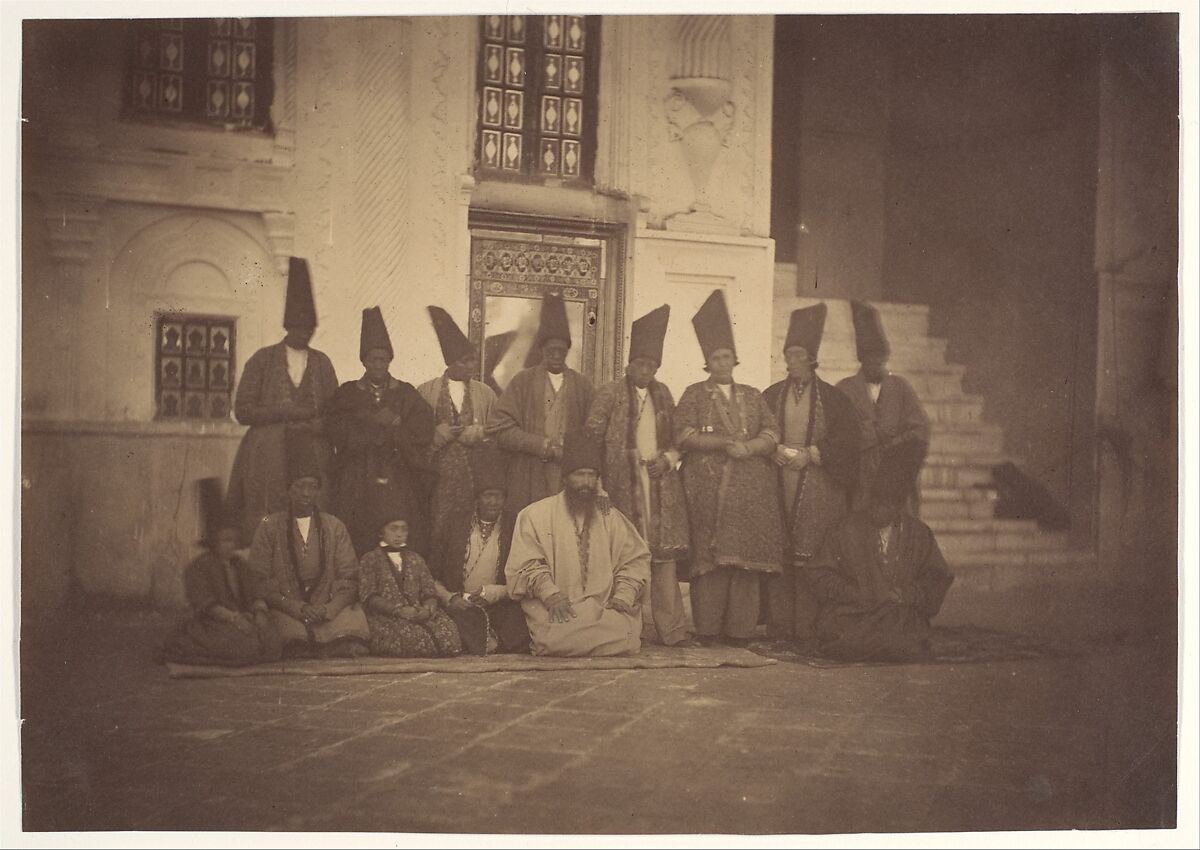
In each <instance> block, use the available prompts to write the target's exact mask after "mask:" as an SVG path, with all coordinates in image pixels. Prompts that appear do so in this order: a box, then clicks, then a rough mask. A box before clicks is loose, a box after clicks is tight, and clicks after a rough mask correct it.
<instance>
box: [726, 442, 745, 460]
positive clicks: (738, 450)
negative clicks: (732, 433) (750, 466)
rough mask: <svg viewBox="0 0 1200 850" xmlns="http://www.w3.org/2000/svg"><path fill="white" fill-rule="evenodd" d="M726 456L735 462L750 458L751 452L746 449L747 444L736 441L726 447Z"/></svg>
mask: <svg viewBox="0 0 1200 850" xmlns="http://www.w3.org/2000/svg"><path fill="white" fill-rule="evenodd" d="M725 454H727V455H729V456H730V457H731V458H733V459H734V460H742V459H743V458H748V457H750V450H749V449H748V448H746V444H745V443H740V442H736V441H735V442H732V443H730V444H729V445H727V446H726V447H725Z"/></svg>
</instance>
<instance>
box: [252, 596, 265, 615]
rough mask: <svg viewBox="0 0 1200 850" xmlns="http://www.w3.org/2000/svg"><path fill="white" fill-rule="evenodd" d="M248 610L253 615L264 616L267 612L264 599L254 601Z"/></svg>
mask: <svg viewBox="0 0 1200 850" xmlns="http://www.w3.org/2000/svg"><path fill="white" fill-rule="evenodd" d="M250 610H251V611H253V612H254V613H255V614H266V613H267V611H268V610H269V609H268V607H267V601H266V600H265V599H255V600H254V604H253V605H251V606H250Z"/></svg>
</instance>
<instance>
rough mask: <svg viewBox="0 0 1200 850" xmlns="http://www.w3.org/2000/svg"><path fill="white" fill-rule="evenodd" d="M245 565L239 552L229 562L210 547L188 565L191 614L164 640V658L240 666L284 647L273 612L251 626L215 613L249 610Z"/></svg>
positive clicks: (274, 657)
mask: <svg viewBox="0 0 1200 850" xmlns="http://www.w3.org/2000/svg"><path fill="white" fill-rule="evenodd" d="M248 582H249V576H248V575H247V569H246V564H245V562H244V561H242V559H241V558H239V557H237V556H236V555H235V556H234V557H233V558H232V559H231V561H230V562H229V563H226V562H224V561H222V560H221V559H220V558H218V557H217V556H216V555H215V554H213V553H212V552H205V553H203V554H202V555H200V556H199V557H197V558H196V559H195V560H194V561H192V562H191V563H190V564H188V567H187V570H186V571H185V572H184V576H183V585H184V592H185V593H186V595H187V600H188V604H189V605H191V608H192V616H191V617H189V618H188V619H187V620H185V621H183V622H181V623H180V624H179V625H178V626H177V627H176V629H175V630H174V631H173V632H172V633H171V634H170V635H169V636H168V637H167V639H166V640H165V641H164V643H163V657H164V658H165V659H166V660H168V661H174V662H176V663H179V664H217V665H225V666H230V667H238V666H242V665H246V664H258V663H262V662H267V661H276V660H278V659H279V657H280V655H281V654H282V651H283V643H282V640H281V639H280V636H279V634H278V632H276V631H275V629H274V627H273V626H272V625H271V621H270V618H269V617H266V616H264V615H259V616H257V617H252V618H251V620H250V625H249V627H247V628H239V627H238V626H235V625H234V624H233V623H228V622H225V621H224V620H218V619H217V618H216V617H215V616H213V614H212V613H211V612H212V610H213V608H214V607H216V606H218V605H219V606H221V607H222V608H226V609H228V610H230V611H235V612H238V613H243V614H249V613H250V609H251V605H252V604H253V602H254V598H253V595H252V594H251V593H250V592H249V587H248Z"/></svg>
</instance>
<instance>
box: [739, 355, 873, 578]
mask: <svg viewBox="0 0 1200 850" xmlns="http://www.w3.org/2000/svg"><path fill="white" fill-rule="evenodd" d="M813 388H815V389H816V392H813ZM794 392H795V390H794V384H793V382H792V381H791V379H785V380H782V381H780V382H779V383H776V384H772V385H771V386H770V387H768V388H767V389H766V391H765V392H764V393H763V397H764V398H765V399H766V402H767V406H768V407H770V409H771V412H772V413H773V414H774V415H775V420H776V422H778V423H779V432H780V445H785V446H788V447H789V448H804V447H808V446H815V447H816V449H817V451H818V452H819V453H820V456H821V461H820V463H819V464H814V463H810V464H809V465H808V466H806V467H805V468H804V469H800V470H792V469H787V468H783V469H780V471H779V498H780V506H781V509H782V513H783V518H784V538H785V540H786V542H787V549H788V555H789V560H792V561H796V560H807V559H809V558H811V557H812V556H813V555H814V554H816V551H817V549H818V548H820V546H821V543H822V541H823V540H824V539H825V532H826V531H828V530H829V527H830V526H831V525H833V524H834V523H835V522H837V521H838V520H839V519H841V518H842V517H843V516H844V515H845V513H846V511H847V508H848V499H847V493H848V492H849V490H850V489H851V488H852V487H853V486H854V483H855V476H856V474H857V471H858V453H859V440H860V437H859V434H860V429H859V421H858V415H857V413H856V412H855V410H854V407H853V406H852V405H851V404H850V400H849V399H847V398H846V396H845V395H844V394H843V393H842V392H841V391H840V390H839V389H837V387H835V386H833V385H832V384H828V383H826V382H825V381H822V380H821V379H820V378H816V377H814V378H813V380H812V383H811V384H810V387H809V390H808V391H807V392H806V393H805V395H804V403H807V405H808V411H807V413H808V422H807V427H806V428H805V429H804V430H805V432H806V433H805V436H804V438H803V439H801V440H798V441H796V442H795V443H793V442H791V441H789V438H788V435H789V432H790V431H791V430H792V428H791V423H790V422H789V421H788V418H787V411H788V408H789V407H790V406H791V405H789V404H788V401H789V393H794Z"/></svg>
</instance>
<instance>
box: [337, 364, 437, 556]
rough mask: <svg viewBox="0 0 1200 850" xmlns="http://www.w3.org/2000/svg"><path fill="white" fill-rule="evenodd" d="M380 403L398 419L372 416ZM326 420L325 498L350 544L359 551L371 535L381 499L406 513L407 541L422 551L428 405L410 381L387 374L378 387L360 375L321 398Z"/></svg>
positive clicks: (370, 543) (425, 542)
mask: <svg viewBox="0 0 1200 850" xmlns="http://www.w3.org/2000/svg"><path fill="white" fill-rule="evenodd" d="M380 410H388V411H390V412H391V413H392V414H394V415H396V416H399V417H400V422H399V423H398V424H396V425H383V424H380V423H378V422H376V421H374V417H375V416H376V414H377V413H378V412H379V411H380ZM326 428H327V430H328V432H329V435H330V439H332V440H333V447H334V473H333V492H332V498H331V499H330V504H331V506H332V509H333V511H334V513H336V514H337V515H338V516H339V517H342V518H343V519H344V520H345V523H346V527H347V528H348V529H349V530H350V537H351V539H352V540H353V541H354V550H355V551H356V552H358V553H359V555H363V554H365V553H366V552H369V551H370V550H371V549H373V548H374V547H375V546H376V544H378V543H379V536H378V535H379V528H378V527H377V521H378V518H379V516H380V505H383V504H386V505H390V506H392V507H393V508H394V509H395V510H397V511H399V512H400V514H401V515H402V516H403V517H404V518H405V519H406V520H407V522H408V530H409V531H408V540H409V545H410V546H411V547H412V548H414V549H416V550H417V551H418V552H422V553H424V552H425V551H427V550H428V546H429V524H428V520H427V513H426V509H425V504H426V500H427V496H426V486H425V478H424V476H425V472H426V470H425V463H426V459H427V457H428V453H429V444H430V441H432V439H433V412H432V411H431V410H430V409H429V405H427V404H426V403H425V401H424V399H422V398H421V396H420V395H418V393H417V391H416V388H414V387H413V385H412V384H408V383H405V382H404V381H398V380H396V379H395V378H393V377H391V376H388V383H387V384H386V385H385V386H384V387H383V388H382V390H380V391H378V393H377V392H376V390H375V388H373V387H372V386H371V385H370V382H369V381H368V380H367V379H366V377H365V376H364V377H363V378H360V379H359V380H357V381H349V382H347V383H345V384H342V386H341V388H340V389H339V390H338V391H337V394H336V395H335V396H334V398H333V401H332V402H331V403H330V405H329V416H328V420H327V425H326Z"/></svg>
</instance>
